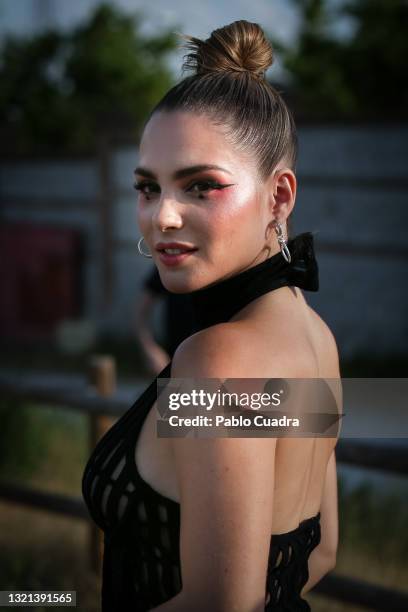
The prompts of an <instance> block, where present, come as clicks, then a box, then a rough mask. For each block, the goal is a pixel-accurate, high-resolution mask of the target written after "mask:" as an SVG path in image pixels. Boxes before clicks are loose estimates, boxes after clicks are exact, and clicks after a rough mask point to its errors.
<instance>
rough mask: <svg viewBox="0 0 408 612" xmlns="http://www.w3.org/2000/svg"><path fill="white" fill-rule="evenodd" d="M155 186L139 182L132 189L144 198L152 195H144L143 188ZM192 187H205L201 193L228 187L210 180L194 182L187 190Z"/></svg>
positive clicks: (146, 182)
mask: <svg viewBox="0 0 408 612" xmlns="http://www.w3.org/2000/svg"><path fill="white" fill-rule="evenodd" d="M152 185H153V186H155V184H154V183H151V182H148V181H140V182H137V183H135V184H134V188H135V189H136V190H137V191H140V193H142V194H143V195H145V196H149V195H152V193H151V192H150V193H145V192H144V191H143V188H144V187H147V186H149V187H150V186H152ZM194 185H207V186H208V188H207V189H204V190H203V191H209V190H210V189H225V187H229V185H220V183H217V182H216V181H212V180H203V181H195V182H194V183H192V184H191V185H190V187H189V189H191V188H192V187H193V186H194ZM198 193H202V191H200V192H198Z"/></svg>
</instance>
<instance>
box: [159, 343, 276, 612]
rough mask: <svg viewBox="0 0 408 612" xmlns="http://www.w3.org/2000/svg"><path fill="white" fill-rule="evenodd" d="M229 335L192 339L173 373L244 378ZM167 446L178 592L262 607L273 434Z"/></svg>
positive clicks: (221, 606)
mask: <svg viewBox="0 0 408 612" xmlns="http://www.w3.org/2000/svg"><path fill="white" fill-rule="evenodd" d="M210 336H211V333H210ZM227 336H228V334H227ZM227 336H223V335H221V336H220V335H218V336H217V340H218V350H215V347H214V346H213V345H212V340H213V339H214V338H213V339H211V337H209V336H204V337H203V335H200V334H198V335H197V334H196V335H195V337H194V336H191V337H190V338H189V339H188V340H187V342H184V343H183V348H182V349H181V350H179V349H180V347H179V348H178V349H177V351H176V354H175V355H174V357H173V361H172V374H171V375H172V377H175V378H190V377H191V378H192V377H195V378H220V377H221V376H222V377H223V378H227V377H229V376H231V377H232V376H234V374H235V377H239V378H242V377H244V374H243V372H242V371H240V369H239V368H240V366H239V363H238V361H236V357H237V354H238V350H234V347H233V346H232V345H233V344H234V337H232V336H230V337H227ZM203 342H204V344H205V346H204V345H203ZM224 342H227V344H226V345H225V344H224ZM220 343H221V346H220ZM231 343H232V344H231ZM180 346H181V345H180ZM227 346H228V347H229V348H228V350H227V351H226V352H225V351H224V350H223V348H224V349H225V348H226V347H227ZM235 348H237V347H235ZM226 355H227V359H228V363H225V361H224V362H223V361H222V360H223V359H225V356H226ZM234 355H235V357H234ZM171 444H172V450H173V452H174V460H175V467H176V473H177V479H178V484H179V491H180V506H181V525H180V557H181V573H182V582H183V592H184V593H185V595H186V596H187V598H189V601H191V602H193V603H194V602H195V603H198V602H199V604H200V606H202V609H214V610H222V611H224V610H234V611H236V612H246V611H247V610H254V611H256V610H264V606H265V585H266V572H267V562H268V555H269V547H270V534H271V531H272V510H273V488H274V471H275V446H276V439H272V438H200V439H192V438H173V439H172V440H171ZM200 609H201V608H200Z"/></svg>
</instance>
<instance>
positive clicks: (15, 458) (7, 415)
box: [0, 399, 47, 482]
mask: <svg viewBox="0 0 408 612" xmlns="http://www.w3.org/2000/svg"><path fill="white" fill-rule="evenodd" d="M0 421H1V427H0V478H2V479H4V480H7V481H9V482H10V481H14V479H16V478H17V479H21V478H29V477H30V476H32V474H33V473H34V472H35V471H36V469H37V468H38V466H39V465H40V461H41V458H42V456H43V455H44V452H46V449H47V442H46V438H45V436H44V433H43V432H41V428H40V426H39V422H38V420H37V419H36V417H35V413H33V411H31V410H30V409H29V406H28V404H26V403H24V402H20V401H18V400H11V399H8V400H6V399H2V400H1V402H0Z"/></svg>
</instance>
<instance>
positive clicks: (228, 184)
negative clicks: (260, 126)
mask: <svg viewBox="0 0 408 612" xmlns="http://www.w3.org/2000/svg"><path fill="white" fill-rule="evenodd" d="M209 165H211V166H218V168H214V167H213V168H208V169H206V168H204V167H205V166H209ZM199 166H202V168H201V169H200V168H198V167H199ZM135 176H136V181H137V183H136V187H138V189H139V191H138V193H139V196H138V206H137V220H138V223H139V227H140V230H141V232H142V234H143V236H144V239H145V245H144V250H146V249H148V251H150V253H151V254H152V256H153V261H154V263H155V264H156V266H157V268H158V271H159V274H160V278H161V280H162V283H163V284H164V286H165V287H166V288H167V289H168V290H169V291H172V292H174V293H185V292H190V291H195V290H197V289H201V288H203V287H206V286H208V285H210V284H213V283H216V282H218V281H220V280H222V279H224V278H227V277H229V276H233V275H234V274H236V273H238V272H240V271H242V270H245V269H247V268H249V267H251V266H253V265H255V264H256V263H259V262H260V261H263V260H264V259H266V258H267V257H269V256H270V255H271V247H272V252H276V251H277V250H278V248H277V242H276V237H275V238H274V237H273V236H272V238H271V233H272V234H274V232H273V231H271V230H272V229H273V227H272V225H271V224H272V221H273V219H274V214H273V210H272V206H271V205H270V197H271V191H270V189H267V188H266V186H265V185H262V184H261V181H260V180H259V179H258V176H257V171H256V167H255V165H254V160H252V159H250V158H248V156H247V155H246V154H245V153H243V152H240V151H237V149H236V147H235V148H234V147H233V146H231V145H230V144H228V142H227V140H226V138H225V136H224V134H223V132H222V130H221V128H220V127H219V126H216V125H214V123H212V122H211V121H210V119H208V118H207V117H206V116H204V115H197V114H192V113H188V112H183V111H173V112H158V113H156V114H154V115H153V117H152V118H151V119H150V121H149V122H148V124H147V125H146V127H145V130H144V133H143V137H142V141H141V143H140V149H139V164H138V168H137V169H136V171H135ZM162 230H165V231H162ZM174 242H177V243H181V245H182V246H181V247H180V248H183V246H184V247H188V248H192V249H193V250H192V251H190V252H187V253H185V254H182V255H179V256H177V255H171V254H169V255H166V254H165V253H163V252H162V251H161V249H160V247H158V243H164V244H169V243H174Z"/></svg>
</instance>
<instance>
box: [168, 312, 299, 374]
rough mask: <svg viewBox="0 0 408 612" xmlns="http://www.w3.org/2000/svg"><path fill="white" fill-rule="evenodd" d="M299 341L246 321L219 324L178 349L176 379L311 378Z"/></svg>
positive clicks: (277, 331) (175, 355)
mask: <svg viewBox="0 0 408 612" xmlns="http://www.w3.org/2000/svg"><path fill="white" fill-rule="evenodd" d="M307 364H308V360H306V359H301V357H300V351H299V347H298V346H297V344H296V339H295V338H293V339H292V337H291V335H290V334H288V335H287V337H286V338H285V341H283V339H282V331H281V330H280V329H279V326H276V329H274V326H273V325H271V326H270V327H269V329H268V332H267V337H266V336H265V334H260V333H259V329H254V328H253V327H251V326H248V325H246V324H244V323H243V322H242V321H237V322H227V323H219V324H217V325H213V326H211V327H209V328H206V329H203V330H201V331H199V332H197V333H195V334H193V335H192V336H190V337H189V338H186V340H184V341H183V342H182V343H181V344H180V345H179V346H178V348H177V350H176V352H175V354H174V356H173V359H172V369H171V376H172V377H174V378H184V377H185V378H188V377H203V378H204V377H207V378H212V377H214V378H228V377H231V378H257V377H260V378H262V377H264V376H265V377H268V376H275V377H281V376H285V377H297V376H307V371H306V370H307V368H308V365H307Z"/></svg>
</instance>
